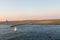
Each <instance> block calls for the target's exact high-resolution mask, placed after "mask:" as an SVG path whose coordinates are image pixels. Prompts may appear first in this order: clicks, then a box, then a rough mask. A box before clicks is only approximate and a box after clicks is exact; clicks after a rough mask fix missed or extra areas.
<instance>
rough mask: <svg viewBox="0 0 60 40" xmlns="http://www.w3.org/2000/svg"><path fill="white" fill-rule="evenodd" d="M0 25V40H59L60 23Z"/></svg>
mask: <svg viewBox="0 0 60 40" xmlns="http://www.w3.org/2000/svg"><path fill="white" fill-rule="evenodd" d="M16 27H17V32H14V31H13V29H14V27H9V26H7V25H1V26H0V40H60V25H20V26H16Z"/></svg>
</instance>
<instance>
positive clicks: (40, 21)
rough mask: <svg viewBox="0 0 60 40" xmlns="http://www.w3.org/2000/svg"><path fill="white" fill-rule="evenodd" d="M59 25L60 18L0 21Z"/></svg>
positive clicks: (5, 23) (14, 23) (20, 23)
mask: <svg viewBox="0 0 60 40" xmlns="http://www.w3.org/2000/svg"><path fill="white" fill-rule="evenodd" d="M23 24H31V25H60V19H53V20H24V21H7V22H6V21H4V22H0V25H23Z"/></svg>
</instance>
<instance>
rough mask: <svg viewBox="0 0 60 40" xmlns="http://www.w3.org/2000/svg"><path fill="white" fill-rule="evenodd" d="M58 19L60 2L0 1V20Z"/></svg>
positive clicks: (42, 0) (57, 0)
mask: <svg viewBox="0 0 60 40" xmlns="http://www.w3.org/2000/svg"><path fill="white" fill-rule="evenodd" d="M6 17H7V19H8V20H41V19H60V0H0V20H5V19H6Z"/></svg>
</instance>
